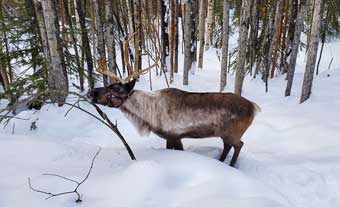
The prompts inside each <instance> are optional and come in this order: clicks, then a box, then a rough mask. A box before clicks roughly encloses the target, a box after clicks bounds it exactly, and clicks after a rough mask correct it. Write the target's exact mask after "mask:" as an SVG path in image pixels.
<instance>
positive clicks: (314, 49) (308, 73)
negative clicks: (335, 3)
mask: <svg viewBox="0 0 340 207" xmlns="http://www.w3.org/2000/svg"><path fill="white" fill-rule="evenodd" d="M321 4H322V0H315V8H314V12H313V21H314V22H313V25H312V29H311V37H310V43H309V49H308V52H307V62H306V69H305V75H304V79H303V85H302V92H301V99H300V103H303V102H304V101H306V100H307V99H308V98H309V97H310V95H311V93H312V84H313V78H314V70H315V63H316V58H317V53H318V47H319V36H320V27H321Z"/></svg>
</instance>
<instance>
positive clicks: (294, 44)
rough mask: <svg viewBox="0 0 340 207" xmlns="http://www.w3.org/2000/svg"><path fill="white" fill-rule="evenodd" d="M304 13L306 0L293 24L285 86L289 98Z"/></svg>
mask: <svg viewBox="0 0 340 207" xmlns="http://www.w3.org/2000/svg"><path fill="white" fill-rule="evenodd" d="M306 11H307V6H306V0H301V2H300V6H299V11H298V15H297V20H296V22H295V23H294V24H295V25H294V26H295V32H294V38H293V41H292V45H291V46H292V48H291V54H290V58H289V64H288V71H287V86H286V91H285V96H290V93H291V90H292V85H293V79H294V73H295V66H296V59H297V54H298V52H299V44H300V37H301V33H302V30H303V23H304V19H305V16H306Z"/></svg>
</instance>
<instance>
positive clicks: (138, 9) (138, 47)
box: [134, 0, 143, 71]
mask: <svg viewBox="0 0 340 207" xmlns="http://www.w3.org/2000/svg"><path fill="white" fill-rule="evenodd" d="M134 13H135V15H134V16H135V31H136V35H135V45H134V47H135V48H134V49H135V64H134V69H135V71H140V70H141V69H142V44H143V28H142V5H141V0H135V7H134Z"/></svg>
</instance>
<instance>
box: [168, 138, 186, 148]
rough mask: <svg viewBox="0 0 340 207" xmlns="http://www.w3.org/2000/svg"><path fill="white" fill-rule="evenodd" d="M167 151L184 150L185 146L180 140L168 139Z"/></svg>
mask: <svg viewBox="0 0 340 207" xmlns="http://www.w3.org/2000/svg"><path fill="white" fill-rule="evenodd" d="M166 148H167V149H175V150H183V144H182V141H181V140H180V139H171V140H169V139H167V140H166Z"/></svg>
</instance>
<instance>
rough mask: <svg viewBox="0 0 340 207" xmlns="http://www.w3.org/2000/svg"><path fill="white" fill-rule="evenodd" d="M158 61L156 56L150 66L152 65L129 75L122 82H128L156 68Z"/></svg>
mask: <svg viewBox="0 0 340 207" xmlns="http://www.w3.org/2000/svg"><path fill="white" fill-rule="evenodd" d="M159 59H160V58H159V57H158V56H157V57H156V60H155V63H154V64H152V65H150V66H149V67H146V68H144V69H142V70H140V71H138V72H133V73H132V74H131V75H129V76H128V77H126V78H125V79H124V82H128V81H129V80H130V79H131V78H135V77H137V76H139V75H144V74H145V73H147V72H148V71H149V70H151V69H152V68H154V67H157V66H158V62H159Z"/></svg>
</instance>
